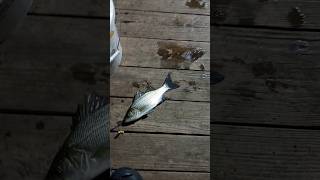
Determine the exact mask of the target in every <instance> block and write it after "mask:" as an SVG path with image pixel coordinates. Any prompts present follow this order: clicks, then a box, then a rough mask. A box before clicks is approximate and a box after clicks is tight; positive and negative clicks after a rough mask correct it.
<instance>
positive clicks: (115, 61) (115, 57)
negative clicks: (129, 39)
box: [110, 0, 122, 72]
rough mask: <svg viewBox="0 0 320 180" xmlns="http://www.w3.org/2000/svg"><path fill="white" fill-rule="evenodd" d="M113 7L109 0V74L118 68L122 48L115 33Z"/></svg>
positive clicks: (111, 1)
mask: <svg viewBox="0 0 320 180" xmlns="http://www.w3.org/2000/svg"><path fill="white" fill-rule="evenodd" d="M115 16H116V14H115V7H114V4H113V0H110V65H111V72H113V71H114V70H115V68H116V67H117V66H119V64H120V62H121V58H122V48H121V45H120V38H119V35H118V32H117V27H116V23H115V19H116V18H115Z"/></svg>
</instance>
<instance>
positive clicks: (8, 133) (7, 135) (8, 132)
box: [4, 131, 12, 137]
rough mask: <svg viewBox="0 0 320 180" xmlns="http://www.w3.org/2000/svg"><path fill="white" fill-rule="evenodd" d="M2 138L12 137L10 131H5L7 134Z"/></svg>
mask: <svg viewBox="0 0 320 180" xmlns="http://www.w3.org/2000/svg"><path fill="white" fill-rule="evenodd" d="M4 136H5V137H11V136H12V134H11V132H10V131H7V132H6V133H5V134H4Z"/></svg>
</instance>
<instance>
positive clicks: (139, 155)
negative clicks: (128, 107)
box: [0, 114, 210, 179]
mask: <svg viewBox="0 0 320 180" xmlns="http://www.w3.org/2000/svg"><path fill="white" fill-rule="evenodd" d="M0 119H1V124H4V125H5V126H1V128H0V137H1V139H2V140H1V141H0V152H1V153H0V160H1V162H2V163H0V174H1V175H3V174H6V175H7V176H5V175H3V177H7V178H8V179H10V178H11V179H12V177H16V176H18V177H19V178H18V179H27V178H30V179H31V177H33V176H34V175H37V176H39V177H43V176H44V175H45V174H46V172H47V170H48V168H49V165H50V163H51V161H52V158H53V157H54V155H55V154H56V152H57V151H58V149H59V147H60V146H61V145H62V143H63V141H64V138H65V137H66V136H67V134H68V133H69V128H70V124H71V121H72V118H71V117H52V116H31V115H8V114H1V115H0ZM209 138H210V137H209V136H183V135H180V136H176V135H164V134H163V135H156V134H135V133H133V134H132V133H130V134H125V135H123V136H120V137H119V138H118V139H112V144H111V151H112V155H111V157H112V161H113V166H114V168H118V167H121V166H129V167H132V168H137V169H148V170H154V171H158V170H164V171H168V170H170V171H195V172H197V171H201V172H202V171H209V144H210V143H209ZM7 170H8V171H7ZM9 170H10V171H9ZM146 174H148V173H146ZM30 176H31V177H30ZM148 176H150V173H149V175H148ZM163 176H164V177H166V176H174V174H171V175H170V174H167V175H166V174H164V175H163Z"/></svg>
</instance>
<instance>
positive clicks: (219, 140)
mask: <svg viewBox="0 0 320 180" xmlns="http://www.w3.org/2000/svg"><path fill="white" fill-rule="evenodd" d="M211 129H212V134H211V136H212V138H213V139H212V142H213V143H212V146H211V150H212V151H211V157H212V162H213V164H212V171H211V172H212V177H213V179H247V180H251V179H252V180H256V179H259V180H267V179H275V180H278V179H279V180H280V179H281V180H298V179H319V178H320V173H319V172H320V169H319V167H320V166H319V162H320V159H319V156H318V154H319V153H320V152H319V149H320V138H319V131H318V130H316V131H310V130H295V129H280V128H263V127H261V128H258V127H237V126H223V125H213V126H212V127H211Z"/></svg>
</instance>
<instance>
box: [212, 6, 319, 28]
mask: <svg viewBox="0 0 320 180" xmlns="http://www.w3.org/2000/svg"><path fill="white" fill-rule="evenodd" d="M319 5H320V2H319V1H313V0H282V1H252V0H240V1H239V0H228V1H225V0H215V1H214V3H213V4H211V6H212V7H213V10H212V13H211V14H212V16H213V17H214V23H218V24H229V25H230V24H232V25H249V26H271V27H282V28H301V29H319V26H320V24H319V20H318V19H319V16H320V12H319V11H318V10H317V7H319ZM295 8H297V9H295Z"/></svg>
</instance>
